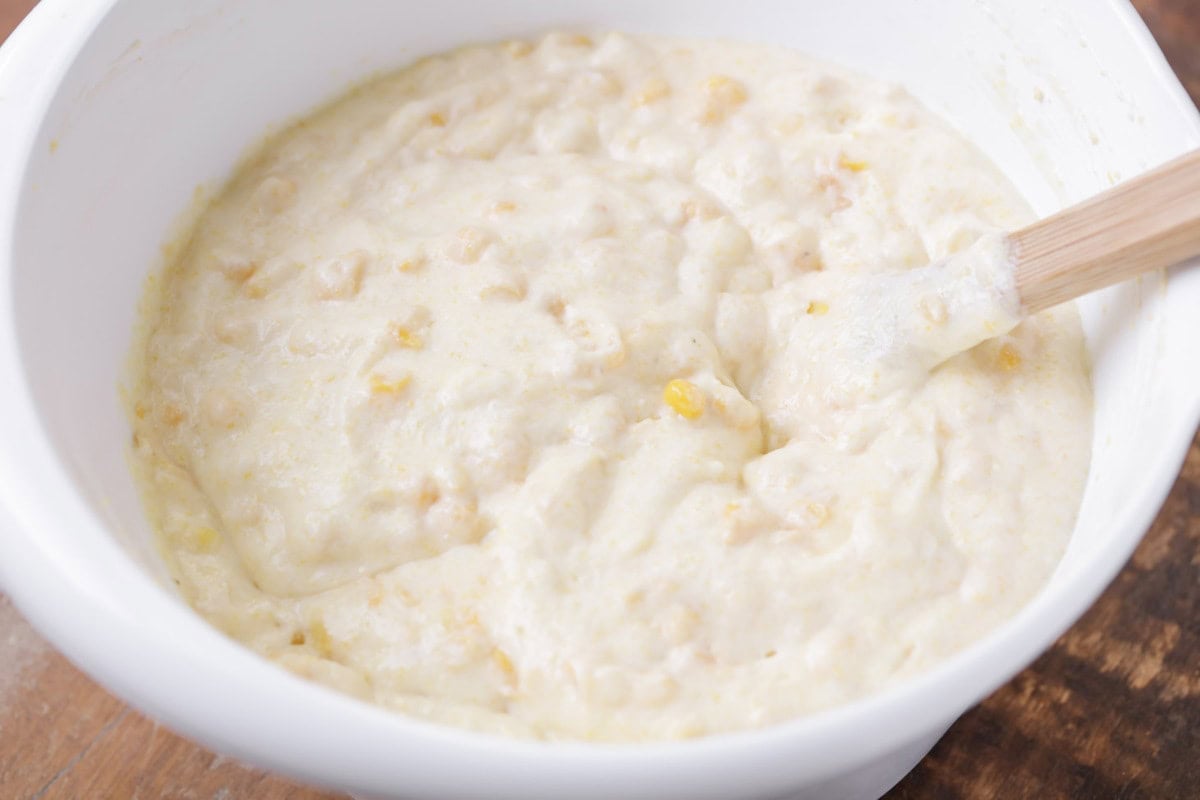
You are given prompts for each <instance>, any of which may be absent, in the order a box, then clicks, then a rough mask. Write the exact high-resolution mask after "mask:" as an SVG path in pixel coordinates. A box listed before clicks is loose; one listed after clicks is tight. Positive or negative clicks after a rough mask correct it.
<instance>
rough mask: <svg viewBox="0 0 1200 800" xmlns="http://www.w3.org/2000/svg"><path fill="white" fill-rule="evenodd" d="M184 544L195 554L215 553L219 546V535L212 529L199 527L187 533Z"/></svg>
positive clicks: (204, 526)
mask: <svg viewBox="0 0 1200 800" xmlns="http://www.w3.org/2000/svg"><path fill="white" fill-rule="evenodd" d="M185 544H186V545H187V547H188V549H189V550H191V551H193V552H196V553H215V552H216V551H217V549H218V548H219V547H220V546H221V534H219V533H217V531H216V529H214V528H210V527H209V526H207V525H201V526H200V527H198V528H195V529H193V530H192V531H191V532H190V533H189V535H188V537H187V539H186V542H185Z"/></svg>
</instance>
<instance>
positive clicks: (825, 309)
mask: <svg viewBox="0 0 1200 800" xmlns="http://www.w3.org/2000/svg"><path fill="white" fill-rule="evenodd" d="M804 313H805V314H811V315H812V316H814V317H820V316H823V315H825V314H828V313H829V304H828V303H826V302H824V301H822V300H812V301H809V304H808V308H806V309H804Z"/></svg>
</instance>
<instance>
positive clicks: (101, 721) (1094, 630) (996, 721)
mask: <svg viewBox="0 0 1200 800" xmlns="http://www.w3.org/2000/svg"><path fill="white" fill-rule="evenodd" d="M32 5H33V3H32V2H31V0H0V39H2V38H3V37H4V36H5V35H7V33H8V31H9V30H11V28H12V27H13V26H15V25H16V23H17V22H18V20H19V19H20V18H21V17H22V16H23V15H24V14H25V13H26V12H27V11H28V9H29V8H30V7H31V6H32ZM1136 5H1137V6H1138V9H1139V10H1140V11H1141V13H1142V14H1143V16H1144V17H1145V18H1146V21H1147V23H1148V24H1149V25H1150V27H1151V29H1152V30H1153V31H1154V34H1155V36H1156V37H1158V40H1159V42H1160V44H1162V46H1163V49H1164V50H1165V51H1166V53H1167V56H1168V58H1169V59H1170V61H1171V63H1172V65H1173V66H1174V67H1175V70H1176V71H1177V72H1178V73H1179V74H1180V75H1181V76H1182V77H1183V80H1184V83H1185V84H1186V85H1187V87H1188V89H1189V91H1190V92H1191V93H1192V97H1193V99H1196V100H1197V101H1200V0H1137V3H1136ZM137 797H140V798H146V799H147V800H149V799H150V798H167V799H169V800H239V799H240V798H253V799H254V800H276V799H277V798H288V799H289V800H332V799H333V798H334V797H335V796H334V795H330V794H327V793H323V792H319V791H314V790H310V789H305V788H301V787H298V786H296V785H294V784H292V783H290V782H288V781H285V780H283V779H280V778H276V777H273V776H269V775H266V774H264V773H262V772H259V771H257V770H254V769H249V768H246V767H244V766H242V765H240V764H237V763H235V762H233V761H230V760H228V759H225V758H221V757H220V756H216V755H213V754H212V753H208V752H206V751H204V750H202V749H200V748H198V747H196V746H195V745H193V744H191V743H189V742H187V741H185V740H183V739H181V738H179V737H178V736H175V735H174V734H172V733H170V732H168V731H166V730H164V729H162V728H160V727H158V726H157V725H155V724H154V723H153V722H150V721H149V720H147V719H146V718H144V717H143V716H141V715H140V714H138V713H137V712H135V711H133V710H131V709H130V708H129V707H128V706H126V705H125V704H124V703H122V702H121V701H120V700H117V699H115V698H113V697H111V696H110V695H108V694H107V693H106V692H104V690H102V689H100V688H99V687H97V686H96V685H95V684H93V683H92V682H91V681H90V680H89V679H88V678H86V677H85V676H84V675H82V674H81V673H80V672H78V671H77V670H76V669H75V668H74V667H72V666H71V665H70V664H68V663H67V662H66V660H64V659H63V658H62V657H61V656H59V655H58V654H57V653H55V652H54V651H53V650H52V649H50V647H49V646H48V645H46V644H45V643H44V642H42V641H41V639H40V638H38V636H37V634H35V633H34V632H33V631H32V630H31V629H30V628H29V626H28V625H26V624H25V623H24V621H23V620H21V618H20V617H19V616H18V615H17V613H16V612H15V611H14V610H13V608H12V606H11V605H10V604H9V603H8V601H7V600H6V599H4V598H3V597H2V596H0V798H3V799H4V800H7V799H8V798H36V799H37V800H43V799H44V800H52V799H54V798H62V799H63V800H68V799H73V798H97V799H99V798H137ZM888 797H889V798H892V799H893V800H910V799H911V798H929V797H935V798H972V799H975V798H980V799H984V798H1025V797H1037V798H1056V797H1072V798H1131V799H1132V798H1188V797H1191V798H1195V797H1200V438H1198V439H1197V441H1195V442H1193V443H1192V449H1191V452H1190V454H1189V456H1188V460H1187V463H1186V464H1185V465H1184V468H1183V472H1182V474H1181V475H1180V477H1179V481H1178V482H1177V483H1176V485H1175V488H1174V489H1173V490H1172V492H1171V496H1170V497H1169V498H1168V499H1167V502H1166V505H1165V506H1164V507H1163V510H1162V512H1161V513H1160V514H1159V516H1158V519H1157V521H1156V522H1155V523H1154V527H1153V528H1152V529H1151V531H1150V533H1149V534H1148V535H1147V537H1146V539H1145V541H1144V542H1143V543H1142V545H1141V547H1139V548H1138V550H1137V553H1136V554H1135V555H1134V557H1133V560H1132V561H1131V563H1130V564H1129V565H1128V566H1127V567H1126V568H1125V570H1124V571H1123V572H1122V573H1121V574H1120V576H1119V577H1118V578H1117V580H1116V582H1115V583H1114V584H1113V585H1112V586H1111V587H1110V588H1109V589H1108V591H1107V592H1105V594H1104V595H1103V597H1101V599H1100V601H1099V602H1098V603H1097V604H1096V606H1095V607H1094V608H1093V609H1092V610H1091V611H1090V612H1089V613H1088V614H1087V616H1085V617H1084V618H1083V619H1082V620H1081V621H1080V622H1079V623H1078V624H1077V625H1075V627H1074V628H1072V629H1071V630H1070V631H1069V632H1068V633H1067V634H1066V635H1065V636H1063V638H1062V639H1061V640H1060V641H1059V642H1058V643H1057V644H1056V645H1055V646H1054V648H1053V649H1052V650H1051V651H1050V652H1048V653H1047V654H1046V655H1044V656H1043V657H1042V658H1040V659H1039V660H1038V661H1037V662H1035V663H1034V664H1033V666H1031V667H1030V668H1029V669H1027V670H1025V671H1024V672H1022V673H1021V674H1020V675H1018V676H1017V677H1016V678H1015V679H1014V680H1013V681H1012V682H1011V683H1009V684H1008V685H1007V686H1005V687H1003V688H1002V689H1000V690H999V691H998V692H996V693H995V694H994V695H992V696H991V697H989V698H988V699H987V700H985V701H984V702H983V703H982V704H981V705H980V706H979V707H977V708H975V709H974V710H972V711H970V712H969V713H968V714H966V715H965V716H964V717H963V718H962V719H961V720H959V722H958V723H957V724H956V725H955V726H954V727H953V728H952V729H951V730H950V732H949V733H948V734H947V735H946V737H945V738H944V739H942V741H941V742H940V743H939V744H938V745H937V747H936V748H934V750H933V752H932V753H930V755H929V756H928V758H926V759H925V761H924V762H922V764H921V765H920V766H919V767H918V768H917V769H916V770H915V771H914V772H913V773H912V774H910V775H909V776H908V777H907V778H906V779H905V780H904V781H903V783H901V784H900V785H899V786H898V787H896V789H894V790H893V791H892V792H891V793H890V794H889V795H888Z"/></svg>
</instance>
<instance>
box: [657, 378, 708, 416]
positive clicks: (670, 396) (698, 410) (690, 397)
mask: <svg viewBox="0 0 1200 800" xmlns="http://www.w3.org/2000/svg"><path fill="white" fill-rule="evenodd" d="M663 402H665V403H666V404H667V405H668V406H670V407H671V409H672V410H673V411H674V412H675V413H676V414H678V415H679V416H681V417H683V418H684V419H699V418H700V416H701V415H702V414H703V413H704V393H703V392H701V391H700V390H699V389H698V388H696V386H695V384H693V383H691V382H689V381H685V380H683V379H682V378H676V379H675V380H673V381H670V382H669V383H667V385H666V388H664V389H663Z"/></svg>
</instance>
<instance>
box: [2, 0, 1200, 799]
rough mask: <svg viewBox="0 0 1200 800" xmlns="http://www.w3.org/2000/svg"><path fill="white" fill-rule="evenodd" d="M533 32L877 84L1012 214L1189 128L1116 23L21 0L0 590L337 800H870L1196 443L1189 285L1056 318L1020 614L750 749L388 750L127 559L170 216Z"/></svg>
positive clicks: (1163, 77)
mask: <svg viewBox="0 0 1200 800" xmlns="http://www.w3.org/2000/svg"><path fill="white" fill-rule="evenodd" d="M552 26H572V27H585V28H618V29H628V30H635V31H652V32H665V33H674V34H680V35H692V36H727V37H731V38H738V39H745V40H758V41H763V42H776V43H783V44H787V45H791V46H793V47H796V48H799V49H801V50H805V51H808V52H809V53H812V54H814V55H816V56H818V57H822V58H826V59H829V60H832V61H835V62H841V63H843V64H845V65H848V66H850V67H853V68H857V69H859V70H861V71H864V72H866V73H870V74H872V75H875V76H881V77H885V78H888V79H891V80H894V81H897V82H899V83H902V84H904V85H906V86H908V87H909V88H910V89H911V90H912V91H913V92H915V93H916V94H917V95H918V96H919V97H921V98H922V99H923V100H924V101H925V102H926V103H928V104H929V105H930V106H931V107H932V108H933V109H935V110H936V111H938V112H940V113H941V114H943V115H944V116H945V117H947V118H948V119H949V120H951V121H952V122H953V123H954V124H956V125H957V126H958V127H959V128H961V129H962V130H963V131H964V132H965V133H966V134H967V135H968V136H969V137H970V138H971V139H973V140H974V141H975V142H977V143H978V144H979V145H980V146H981V147H982V148H983V149H984V150H985V151H986V152H987V153H988V154H989V155H990V156H991V157H992V158H993V159H995V160H996V161H997V162H998V163H999V164H1000V166H1001V168H1002V169H1004V171H1005V172H1007V173H1008V174H1009V175H1010V176H1011V177H1012V179H1013V180H1014V181H1015V182H1016V184H1017V186H1019V187H1020V188H1021V190H1022V191H1023V192H1024V193H1025V195H1026V196H1027V197H1028V199H1029V200H1030V202H1031V203H1032V204H1033V205H1034V207H1035V208H1036V210H1037V211H1038V212H1040V213H1047V212H1050V211H1053V210H1055V209H1056V208H1058V207H1060V206H1061V205H1063V204H1064V203H1066V202H1069V201H1072V200H1076V199H1079V198H1081V197H1084V196H1085V195H1088V194H1090V193H1093V192H1096V191H1098V190H1100V189H1103V188H1105V187H1106V186H1108V185H1109V183H1110V182H1111V181H1113V180H1116V179H1118V178H1120V177H1127V176H1131V175H1133V174H1135V173H1137V172H1139V171H1141V170H1143V169H1145V168H1147V167H1151V166H1153V165H1156V164H1158V163H1159V162H1162V161H1165V160H1167V159H1168V158H1170V157H1172V156H1175V155H1177V154H1179V153H1181V152H1183V151H1184V150H1186V149H1188V148H1191V147H1196V146H1197V145H1198V144H1200V119H1198V118H1197V114H1196V112H1195V109H1194V107H1193V106H1192V105H1191V103H1190V102H1189V101H1188V99H1187V97H1186V95H1185V94H1184V93H1183V91H1182V90H1181V88H1180V86H1179V84H1178V83H1177V82H1176V80H1175V78H1174V77H1173V76H1172V75H1171V73H1170V71H1169V70H1168V68H1167V66H1166V64H1165V63H1164V61H1163V59H1162V56H1161V55H1160V53H1159V52H1158V49H1157V48H1156V47H1155V45H1154V43H1153V41H1152V40H1151V39H1150V37H1149V36H1148V35H1147V33H1146V30H1145V28H1144V27H1143V26H1142V23H1141V21H1140V20H1139V19H1138V18H1137V16H1136V15H1135V14H1134V12H1133V11H1132V9H1131V8H1130V7H1129V6H1128V5H1127V4H1126V3H1124V2H1121V1H1120V0H1115V1H1113V2H1100V1H1099V0H1062V1H1061V2H1056V3H1045V2H1044V0H995V2H974V3H964V2H961V0H910V2H904V3H897V2H892V0H848V1H846V2H837V3H831V2H818V0H813V2H796V1H795V0H761V2H756V1H755V0H741V1H740V2H723V1H722V0H661V2H648V1H647V0H641V1H640V2H624V1H623V0H575V1H574V2H572V3H561V2H553V1H552V0H541V1H539V0H513V1H512V2H503V3H501V2H488V0H438V2H436V3H424V2H416V0H412V1H411V2H401V1H397V2H383V0H338V1H337V2H332V1H331V0H188V2H163V0H43V2H42V4H41V5H40V6H38V7H37V9H36V10H35V11H34V12H33V14H32V15H31V16H30V18H29V19H28V20H27V21H26V22H25V24H24V25H22V27H21V28H20V29H19V30H18V31H17V32H16V34H14V35H13V37H12V38H11V39H10V40H9V41H8V42H7V43H6V44H5V45H4V47H3V49H2V50H0V143H2V144H0V385H2V386H3V387H4V389H3V393H2V394H0V442H2V443H3V444H2V445H0V449H2V451H3V452H2V453H0V583H2V586H3V588H4V590H5V591H7V592H8V593H9V594H10V595H11V596H12V598H13V599H14V601H15V602H16V603H17V605H18V606H19V608H20V609H21V610H22V612H24V613H25V614H26V615H27V616H28V617H29V619H30V621H31V622H32V623H33V624H34V625H35V626H36V627H37V628H38V630H40V631H41V632H42V633H43V634H45V635H46V637H47V638H49V639H50V640H51V641H52V642H53V643H54V644H55V645H57V646H58V647H59V648H60V649H61V650H62V651H63V652H64V653H66V655H67V656H69V657H70V658H71V659H72V660H73V661H74V662H75V663H76V664H78V665H79V666H80V667H82V668H83V669H84V670H85V671H87V672H88V673H89V674H90V675H92V676H93V677H94V678H96V679H97V680H98V681H100V682H101V683H102V684H104V685H105V686H107V687H108V688H109V689H111V690H112V691H113V692H115V693H116V694H118V695H120V696H121V697H123V698H125V699H127V700H128V701H129V702H130V703H132V704H133V705H135V706H136V707H138V708H140V709H142V710H143V711H145V712H146V713H148V714H150V715H151V716H153V717H155V718H157V719H159V720H161V721H163V722H164V723H165V724H167V725H169V726H170V727H172V728H174V729H175V730H178V731H180V732H181V733H184V734H186V735H188V736H190V737H192V738H194V739H196V740H197V741H199V742H202V743H203V744H205V745H207V746H209V747H211V748H213V749H216V750H219V751H221V752H223V753H228V754H231V755H234V756H236V757H239V758H242V759H245V760H248V761H251V762H254V763H256V764H260V765H262V766H264V767H268V768H271V769H275V770H278V771H281V772H285V773H288V774H290V775H293V776H296V777H298V778H300V779H305V780H309V781H312V782H316V783H320V784H324V785H327V786H331V787H338V788H342V789H345V790H348V791H352V792H356V793H359V794H360V795H363V796H370V797H375V796H378V797H407V798H421V799H422V800H431V799H433V798H456V800H462V799H463V798H472V797H510V798H522V799H523V800H526V799H528V798H554V799H555V800H557V799H558V798H568V797H572V798H575V797H578V798H598V799H599V798H612V797H626V798H639V797H646V798H650V797H654V798H681V799H683V798H686V799H687V800H703V798H733V797H737V798H783V797H797V798H799V797H804V798H859V797H863V798H865V797H872V796H876V795H878V794H880V793H881V792H883V791H884V790H886V788H887V787H888V786H890V785H892V784H893V783H894V782H895V781H897V780H898V779H899V778H900V777H901V776H902V775H903V774H904V773H905V772H906V771H908V770H909V769H910V768H911V767H912V766H913V765H914V764H915V763H916V762H917V761H918V760H919V759H920V758H921V756H922V755H923V754H924V753H925V752H926V751H927V750H928V749H929V748H930V747H931V746H932V744H933V743H934V742H935V741H936V740H937V738H938V737H939V736H940V735H941V734H942V732H943V731H945V729H946V728H947V727H948V726H949V725H950V723H951V722H953V721H954V719H955V718H956V717H958V716H959V715H960V714H961V713H962V712H963V711H964V710H966V709H967V708H968V707H970V706H971V705H972V704H973V703H975V702H977V701H978V700H979V699H980V698H982V697H983V696H985V695H986V694H987V693H989V692H990V691H992V690H993V689H995V688H996V687H997V686H999V685H1000V684H1001V683H1003V682H1004V681H1005V680H1007V679H1008V678H1009V677H1011V676H1012V675H1013V674H1014V673H1016V672H1017V671H1018V670H1019V669H1020V668H1021V667H1022V666H1024V665H1025V664H1027V663H1028V662H1029V661H1031V660H1032V659H1033V658H1035V657H1036V656H1037V655H1038V653H1040V652H1041V651H1042V650H1043V649H1045V648H1046V647H1047V646H1048V645H1049V644H1050V643H1051V642H1052V641H1053V640H1054V639H1055V637H1057V636H1058V635H1059V634H1060V633H1062V631H1063V630H1065V629H1066V628H1067V626H1069V625H1070V624H1071V623H1072V622H1073V621H1074V620H1075V619H1076V618H1078V617H1079V615H1080V614H1081V613H1082V612H1083V611H1084V610H1085V609H1086V608H1087V606H1088V605H1089V604H1090V603H1091V602H1092V601H1093V600H1094V599H1095V598H1096V596H1097V595H1098V594H1099V592H1100V591H1101V590H1102V589H1103V587H1104V586H1105V585H1106V584H1107V583H1108V582H1109V580H1111V578H1112V577H1113V575H1114V574H1115V573H1116V571H1117V570H1118V569H1119V567H1120V566H1121V565H1122V564H1123V563H1124V562H1125V560H1126V559H1127V558H1128V556H1129V554H1130V552H1131V551H1132V550H1133V548H1134V545H1135V544H1136V543H1137V541H1138V539H1139V538H1140V537H1141V535H1142V533H1143V532H1144V531H1145V529H1146V528H1147V526H1148V525H1149V523H1150V521H1151V519H1152V518H1153V516H1154V513H1155V511H1156V509H1157V508H1158V507H1159V504H1160V503H1161V502H1162V499H1163V497H1164V495H1165V494H1166V492H1167V490H1168V489H1169V487H1170V486H1171V483H1172V480H1173V479H1174V477H1175V474H1176V471H1177V470H1178V467H1179V464H1180V461H1181V460H1182V458H1183V455H1184V452H1185V450H1186V448H1187V445H1188V442H1189V440H1190V439H1191V436H1192V433H1193V431H1194V430H1195V427H1196V424H1197V419H1198V417H1200V370H1197V369H1196V361H1195V358H1194V355H1193V353H1194V347H1195V345H1196V343H1197V342H1198V341H1200V269H1192V270H1190V271H1189V270H1187V269H1182V270H1177V271H1176V272H1175V273H1174V274H1173V275H1171V276H1170V277H1169V278H1167V279H1164V278H1163V277H1161V276H1152V277H1149V278H1147V279H1144V280H1143V281H1142V282H1141V283H1140V285H1130V286H1125V287H1121V288H1119V289H1116V290H1111V291H1109V292H1106V293H1104V294H1101V295H1099V296H1096V297H1092V298H1089V299H1087V300H1086V301H1085V302H1083V303H1082V311H1083V315H1084V320H1085V326H1086V330H1087V335H1088V343H1089V347H1090V349H1091V353H1092V357H1093V359H1094V364H1095V371H1094V383H1095V393H1096V425H1095V441H1094V455H1093V463H1092V470H1091V475H1090V478H1089V481H1088V487H1087V493H1086V496H1085V498H1084V503H1083V509H1082V511H1081V513H1080V516H1079V522H1078V525H1077V527H1076V530H1075V534H1074V538H1073V539H1072V541H1071V545H1070V548H1069V551H1068V553H1067V555H1066V557H1065V559H1064V561H1063V563H1062V565H1061V567H1060V568H1059V569H1058V571H1057V573H1056V574H1055V576H1054V578H1053V580H1052V581H1051V582H1050V584H1049V585H1048V586H1047V587H1046V589H1045V590H1044V591H1043V592H1042V593H1041V594H1040V595H1039V596H1038V597H1037V598H1036V599H1035V600H1034V602H1032V603H1031V604H1030V605H1029V606H1028V607H1027V608H1026V609H1025V610H1024V611H1023V612H1022V613H1021V614H1020V615H1019V616H1017V617H1016V618H1015V619H1013V620H1012V621H1011V622H1009V623H1008V624H1006V625H1005V626H1003V627H1002V628H1001V629H999V630H997V631H995V632H993V633H992V634H991V635H989V636H987V637H986V638H984V639H983V640H982V641H980V642H979V643H978V644H976V645H974V646H972V647H971V648H969V649H968V650H967V651H965V652H963V653H962V654H960V655H959V656H958V657H956V658H954V659H952V660H951V661H949V662H947V663H945V664H943V665H942V666H941V667H940V668H938V669H936V670H934V671H932V672H930V673H928V674H926V675H924V676H922V677H920V678H919V679H917V680H913V681H911V682H908V683H906V684H904V685H902V686H899V687H897V688H895V689H893V690H891V691H887V692H884V693H881V694H878V695H876V696H872V697H869V698H867V699H865V700H862V701H860V702H857V703H854V704H851V705H848V706H845V707H842V708H838V709H835V710H832V711H829V712H827V713H823V714H820V715H817V716H814V717H810V718H807V719H800V720H797V721H795V722H791V723H788V724H785V725H779V726H776V727H773V728H770V729H767V730H762V731H757V732H752V733H741V734H736V735H729V736H717V737H713V738H709V739H704V740H701V741H695V742H687V743H678V744H656V745H650V746H599V745H589V744H542V743H532V742H514V741H506V740H501V739H497V738H491V737H488V736H483V735H478V734H472V733H466V732H462V731H458V730H451V729H447V728H441V727H437V726H434V725H429V724H425V723H421V722H416V721H412V720H409V719H405V718H403V717H400V716H397V715H394V714H390V713H388V712H385V711H382V710H380V709H376V708H373V707H371V706H368V705H365V704H362V703H359V702H357V701H355V700H353V699H350V698H348V697H344V696H341V695H338V694H335V693H333V692H330V691H327V690H325V689H322V688H320V687H318V686H315V685H312V684H309V683H306V682H304V681H301V680H299V679H297V678H293V677H291V676H289V675H288V674H286V673H284V672H283V671H281V670H280V669H278V668H276V667H274V666H272V665H270V664H269V663H267V662H266V661H264V660H261V659H259V658H258V657H257V656H255V655H253V654H252V653H250V652H249V651H247V650H245V649H243V648H242V647H240V646H239V645H237V644H235V643H234V642H232V641H230V640H228V639H226V638H224V637H223V636H222V635H220V634H219V633H217V632H216V631H215V630H214V629H212V628H210V627H209V626H208V625H207V624H206V623H205V622H204V621H202V620H201V619H200V618H199V617H198V616H196V615H195V614H193V613H192V612H191V611H190V610H189V609H188V608H187V607H186V606H185V605H184V604H183V602H181V600H180V599H179V598H178V597H177V596H176V595H175V594H174V593H173V592H172V591H171V588H170V587H171V584H170V581H169V580H168V579H166V578H165V576H164V573H163V571H162V567H161V566H160V565H159V563H158V560H157V558H156V557H155V556H154V551H153V548H152V547H151V545H150V532H149V530H148V529H147V526H146V523H145V521H144V519H143V516H142V511H141V508H140V506H139V503H138V501H137V499H136V495H135V493H134V489H133V486H132V484H131V480H130V477H129V474H128V471H127V467H126V461H125V452H126V446H127V440H128V438H129V427H128V425H127V424H126V421H125V418H124V416H123V414H122V411H121V407H120V403H119V400H118V396H117V385H118V381H119V378H120V375H121V372H122V366H123V362H124V358H125V354H126V351H127V348H128V345H129V341H130V332H131V329H132V326H133V322H134V318H135V308H136V304H137V301H138V298H139V295H140V290H141V287H142V282H143V280H144V277H145V276H146V274H147V273H148V272H149V271H150V270H151V269H152V268H154V267H155V266H156V265H157V263H158V261H159V259H160V253H159V247H160V245H161V244H162V243H163V242H164V241H165V240H166V238H167V231H168V229H169V228H170V227H171V225H172V223H173V221H174V220H176V219H177V217H178V215H179V214H180V213H181V212H182V211H183V210H184V209H186V208H187V207H188V205H189V202H190V200H191V198H192V193H193V191H194V190H195V188H196V186H197V185H198V184H205V185H208V186H210V187H211V186H214V185H216V184H217V183H219V182H220V180H221V179H222V177H223V176H225V175H227V174H228V172H229V170H230V169H231V167H232V166H233V164H234V163H235V161H236V160H237V158H238V156H239V154H241V153H242V150H243V148H244V147H245V146H246V145H247V144H248V143H251V142H254V141H256V140H258V139H259V138H260V136H261V135H262V133H263V132H264V131H265V130H267V129H268V128H269V127H270V126H272V125H275V126H277V125H279V124H281V123H283V122H284V121H286V120H287V119H289V118H290V117H293V116H294V115H297V114H299V113H301V112H303V111H304V110H306V109H308V108H310V107H312V106H313V105H314V104H317V103H319V102H320V101H322V100H324V99H326V98H329V97H330V96H332V95H333V94H335V93H337V92H338V91H339V90H340V89H342V88H344V87H345V86H346V85H347V84H348V83H350V82H351V81H353V80H355V79H357V78H361V77H363V76H364V75H367V74H368V73H371V72H373V71H378V70H382V69H387V68H392V67H397V66H400V65H402V64H404V63H405V62H408V61H410V60H411V59H413V58H414V57H416V56H419V55H421V54H424V53H428V52H430V51H436V50H441V49H444V48H446V47H449V46H452V45H455V44H458V43H461V42H464V41H468V40H480V39H483V40H490V39H498V38H503V37H510V36H514V35H520V34H531V33H534V32H537V31H539V30H541V29H545V28H547V27H552Z"/></svg>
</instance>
